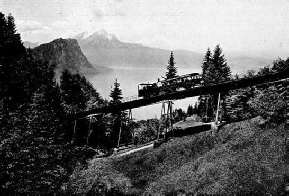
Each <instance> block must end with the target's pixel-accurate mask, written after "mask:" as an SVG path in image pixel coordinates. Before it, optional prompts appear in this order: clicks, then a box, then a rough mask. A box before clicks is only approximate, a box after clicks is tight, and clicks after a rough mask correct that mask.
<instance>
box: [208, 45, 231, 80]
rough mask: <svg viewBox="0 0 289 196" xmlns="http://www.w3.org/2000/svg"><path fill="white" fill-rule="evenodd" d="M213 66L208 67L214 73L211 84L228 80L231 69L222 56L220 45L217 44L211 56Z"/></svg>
mask: <svg viewBox="0 0 289 196" xmlns="http://www.w3.org/2000/svg"><path fill="white" fill-rule="evenodd" d="M212 63H213V66H212V67H211V68H210V70H209V71H210V73H213V74H214V76H215V77H214V78H211V79H212V80H213V84H217V83H220V82H224V81H228V80H230V77H231V69H230V67H229V66H228V65H227V62H226V59H225V57H224V54H223V51H222V49H221V47H220V45H217V46H216V47H215V49H214V54H213V57H212Z"/></svg>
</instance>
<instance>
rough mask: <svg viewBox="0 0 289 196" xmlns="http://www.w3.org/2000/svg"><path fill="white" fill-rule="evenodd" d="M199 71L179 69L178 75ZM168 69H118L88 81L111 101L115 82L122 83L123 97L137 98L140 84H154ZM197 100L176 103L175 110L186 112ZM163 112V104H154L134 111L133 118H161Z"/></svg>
mask: <svg viewBox="0 0 289 196" xmlns="http://www.w3.org/2000/svg"><path fill="white" fill-rule="evenodd" d="M200 71H201V68H200V69H199V70H197V69H178V75H184V74H188V73H193V72H200ZM165 73H166V68H165V67H164V68H146V69H142V68H141V69H140V68H137V69H135V68H117V67H114V68H113V69H112V70H110V71H107V72H102V73H100V74H97V75H95V76H90V77H89V78H88V79H89V81H90V82H91V83H92V84H93V86H94V87H95V88H96V90H97V92H99V93H100V95H101V96H102V97H103V98H105V99H109V93H110V91H111V89H112V87H113V85H114V82H115V80H116V79H117V81H118V82H119V83H120V88H121V89H122V93H123V97H130V96H135V95H137V94H138V84H140V83H154V82H156V81H157V79H158V78H162V76H165ZM196 100H197V98H196V97H195V98H187V99H184V100H178V101H174V105H173V108H174V109H175V108H182V109H184V110H185V111H186V110H187V107H188V105H189V104H194V103H195V102H196ZM160 112H161V104H154V105H151V106H145V107H142V108H138V109H133V110H132V114H133V117H134V118H136V119H137V120H140V119H148V118H154V117H155V116H157V117H158V118H159V116H160Z"/></svg>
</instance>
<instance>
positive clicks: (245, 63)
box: [227, 56, 273, 74]
mask: <svg viewBox="0 0 289 196" xmlns="http://www.w3.org/2000/svg"><path fill="white" fill-rule="evenodd" d="M227 63H228V65H229V66H230V68H231V70H232V72H233V74H235V73H246V72H247V71H248V70H255V71H258V70H259V69H260V68H262V67H265V66H267V65H272V64H273V59H266V58H253V57H247V56H243V57H235V58H234V57H231V58H229V59H228V60H227Z"/></svg>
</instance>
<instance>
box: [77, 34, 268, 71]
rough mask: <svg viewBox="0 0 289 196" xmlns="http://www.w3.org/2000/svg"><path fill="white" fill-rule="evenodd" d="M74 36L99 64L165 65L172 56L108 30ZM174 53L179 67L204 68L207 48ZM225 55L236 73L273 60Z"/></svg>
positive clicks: (122, 65)
mask: <svg viewBox="0 0 289 196" xmlns="http://www.w3.org/2000/svg"><path fill="white" fill-rule="evenodd" d="M74 38H75V39H77V41H78V43H79V46H80V47H81V50H82V51H83V53H84V55H85V56H86V57H87V58H88V60H89V61H90V62H92V63H93V64H95V65H102V66H106V67H121V68H123V67H133V68H163V67H164V66H165V65H167V62H168V60H169V57H170V51H169V50H165V49H158V48H152V47H147V46H143V45H142V44H136V43H125V42H122V41H120V40H119V39H118V38H117V37H116V36H115V35H112V34H109V33H107V32H106V31H104V30H102V31H98V32H95V33H93V34H88V33H87V32H83V33H80V34H78V35H76V36H75V37H74ZM212 50H213V49H212ZM173 52H174V57H175V61H176V66H177V67H178V68H181V69H188V68H189V69H195V70H196V69H197V70H201V64H202V61H203V58H204V55H205V53H206V51H204V53H203V54H200V53H197V52H192V51H188V50H174V51H173ZM225 58H227V63H228V65H229V66H230V67H231V70H232V72H233V74H235V73H239V74H240V73H245V72H246V71H247V70H250V69H253V70H258V69H259V68H261V67H264V66H267V65H268V64H272V62H273V60H272V59H271V58H269V57H268V56H265V57H264V58H263V56H248V55H244V53H241V52H238V53H237V52H232V53H230V52H229V51H225ZM267 58H269V59H267Z"/></svg>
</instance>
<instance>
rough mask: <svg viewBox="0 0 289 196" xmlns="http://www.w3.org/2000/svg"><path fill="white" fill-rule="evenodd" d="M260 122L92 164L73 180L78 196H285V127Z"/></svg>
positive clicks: (75, 174) (256, 119)
mask: <svg viewBox="0 0 289 196" xmlns="http://www.w3.org/2000/svg"><path fill="white" fill-rule="evenodd" d="M262 122H263V120H262V119H261V118H260V117H257V118H254V119H251V120H246V121H241V122H236V123H231V124H228V125H225V126H224V127H223V128H222V129H221V130H220V131H219V133H218V134H217V135H212V134H211V132H210V131H208V132H203V133H199V134H196V135H192V136H184V137H180V138H174V139H172V140H170V141H169V142H167V143H165V144H163V145H161V146H160V147H159V148H155V149H152V150H149V149H146V150H143V151H138V152H135V153H133V154H130V155H127V156H122V157H116V158H103V159H95V160H92V161H91V162H90V164H89V166H88V168H87V169H84V170H78V171H77V172H75V173H74V175H72V177H71V181H70V185H69V187H70V190H71V191H72V192H73V193H76V194H87V193H90V194H93V193H96V192H99V193H106V194H113V193H114V194H118V195H119V194H121V195H142V194H144V193H145V195H178V194H186V195H189V194H192V195H194V194H198V195H202V194H209V195H212V194H214V195H244V194H247V195H252V194H253V195H256V194H257V195H266V194H267V195H271V194H273V195H280V194H281V192H282V191H283V188H284V181H283V180H284V172H285V170H284V168H285V165H284V162H283V158H284V154H285V152H284V145H285V144H284V139H283V134H284V133H285V131H286V129H285V128H284V124H281V125H278V126H276V127H264V126H263V123H262Z"/></svg>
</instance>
